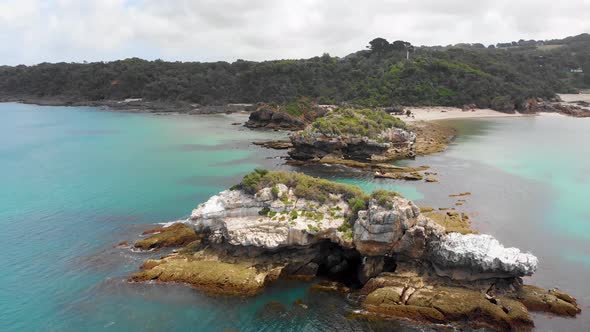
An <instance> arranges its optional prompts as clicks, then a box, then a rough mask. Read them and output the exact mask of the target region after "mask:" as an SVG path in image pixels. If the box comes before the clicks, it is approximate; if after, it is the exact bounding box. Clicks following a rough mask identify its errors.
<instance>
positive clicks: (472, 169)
mask: <svg viewBox="0 0 590 332" xmlns="http://www.w3.org/2000/svg"><path fill="white" fill-rule="evenodd" d="M246 119H247V116H246V115H243V114H232V115H225V114H224V115H200V116H188V115H173V116H160V115H154V114H134V113H119V112H108V111H103V110H100V109H97V108H80V107H42V106H35V105H23V104H14V103H2V104H0V184H1V186H0V227H1V230H2V231H1V232H0V241H1V243H2V244H3V252H2V255H0V264H1V266H2V273H0V330H2V331H79V330H85V331H95V330H96V331H128V330H142V331H150V330H154V331H159V330H172V331H174V330H198V331H277V330H281V331H332V330H334V331H336V330H337V331H365V330H367V331H370V330H373V331H382V330H391V329H395V330H402V331H428V330H430V328H429V327H424V326H413V325H412V324H411V323H408V322H404V321H387V322H374V321H367V320H363V319H357V318H353V317H352V316H351V313H352V312H353V311H354V310H355V309H356V308H357V304H356V302H355V301H354V299H351V298H346V297H343V296H340V295H336V294H334V295H326V294H317V293H314V292H313V291H311V290H310V289H309V284H307V283H302V282H297V281H283V282H279V283H277V284H276V285H273V286H272V287H270V288H269V289H268V290H267V291H265V292H264V293H263V294H261V295H259V296H257V297H254V298H247V299H242V298H231V297H227V298H226V297H209V296H206V295H204V294H202V293H200V292H198V291H197V290H194V289H192V288H189V287H186V286H184V285H161V284H149V283H148V284H130V283H127V282H126V276H128V275H129V274H130V273H132V272H134V271H136V270H137V269H138V266H139V265H140V264H141V263H142V262H143V261H144V260H145V259H147V258H150V257H158V256H159V253H145V252H133V251H132V250H130V249H128V248H121V247H114V245H116V244H117V243H119V242H121V241H130V242H132V241H134V240H136V239H137V238H138V236H139V234H140V233H141V232H142V231H144V230H146V229H148V228H150V227H153V226H154V224H157V223H162V222H169V221H173V220H178V219H181V218H184V217H186V216H188V214H189V213H190V211H191V209H193V208H195V207H196V206H197V205H198V204H199V203H201V202H203V201H205V200H206V199H207V198H208V197H209V196H211V195H214V194H216V193H217V192H219V191H221V190H224V189H225V188H227V187H229V186H231V185H232V184H235V183H237V182H238V181H239V180H240V178H241V177H242V176H243V175H244V174H245V173H247V172H249V171H251V170H252V169H254V168H257V167H258V168H267V169H285V170H296V171H301V172H305V173H308V174H310V175H315V176H322V177H325V178H329V179H333V180H336V181H340V182H344V183H351V184H356V185H359V186H360V187H361V188H363V189H364V190H366V191H371V190H374V189H378V188H382V189H390V190H396V191H399V192H400V193H402V194H403V195H404V196H406V197H408V198H409V199H412V200H415V201H416V203H417V204H418V205H429V206H434V207H456V208H457V209H461V210H462V211H465V212H468V213H470V214H471V216H472V219H473V221H474V227H475V228H476V229H477V230H479V231H481V232H483V233H490V234H492V235H494V236H496V237H497V238H498V239H499V240H500V241H501V242H503V243H504V244H505V245H510V246H517V247H519V248H521V249H523V250H527V251H531V252H533V253H534V254H536V255H537V256H538V257H539V258H540V261H541V264H540V269H539V271H538V272H537V274H536V275H535V276H534V277H532V278H529V279H527V280H526V282H528V283H534V284H537V285H539V286H543V287H559V288H560V289H562V290H564V291H566V292H569V293H571V294H572V295H573V296H575V297H577V298H578V300H579V302H581V304H582V308H583V313H582V315H581V316H578V317H577V318H576V319H566V318H554V317H548V316H545V315H540V314H536V315H535V322H536V324H537V326H538V329H539V330H540V331H547V330H567V331H569V330H588V329H589V327H590V315H588V314H586V310H587V309H589V308H588V305H589V304H590V288H589V287H587V284H586V282H585V281H586V280H587V279H588V277H590V241H589V237H590V235H589V234H590V204H588V203H587V202H586V200H587V199H588V198H590V185H589V180H588V174H589V173H590V148H589V147H588V145H587V144H586V142H589V141H590V131H589V130H588V128H589V125H590V121H589V120H586V119H574V118H566V117H561V116H540V117H531V118H511V119H485V120H462V121H451V124H452V125H453V126H455V127H457V128H458V130H459V136H458V138H457V139H456V140H455V141H454V143H453V144H452V145H451V146H450V147H449V149H448V150H447V151H445V152H443V153H440V154H436V155H431V156H425V157H418V158H417V159H416V160H412V161H405V162H403V163H402V164H406V165H429V166H431V171H433V172H436V173H437V175H436V177H437V178H438V179H439V182H438V183H424V182H417V183H416V182H403V181H394V180H387V179H373V178H372V176H371V175H370V174H367V173H363V172H359V171H354V170H350V169H346V168H343V167H338V166H332V167H330V166H322V165H319V166H314V167H290V166H284V165H283V164H284V159H283V157H284V156H285V154H286V153H285V151H275V150H268V149H264V148H261V147H258V146H255V145H252V144H251V143H252V142H253V141H261V140H268V139H281V138H285V137H286V134H285V133H283V132H273V131H253V130H249V129H246V128H244V127H242V126H240V125H235V124H234V123H243V122H244V121H245V120H246ZM465 191H469V192H472V195H471V196H468V197H466V198H464V199H465V200H466V202H465V204H464V205H462V206H460V207H459V206H455V205H454V204H455V203H456V201H457V199H456V198H451V197H449V195H450V194H456V193H459V192H465ZM296 300H302V301H303V303H305V304H306V306H307V308H304V307H302V306H300V305H298V304H296V303H295V302H296Z"/></svg>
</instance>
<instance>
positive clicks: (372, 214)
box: [354, 197, 420, 256]
mask: <svg viewBox="0 0 590 332" xmlns="http://www.w3.org/2000/svg"><path fill="white" fill-rule="evenodd" d="M419 214H420V209H418V207H417V206H416V205H414V203H412V202H410V201H408V200H407V199H404V198H401V197H395V198H394V199H393V200H392V201H391V209H388V208H385V207H383V206H380V205H379V204H378V203H377V201H375V200H374V199H371V201H370V202H369V209H368V210H367V211H360V212H359V214H358V219H357V220H356V222H355V224H354V243H355V246H356V248H357V250H359V252H361V253H362V254H365V255H372V256H375V255H385V254H390V253H393V251H394V248H393V247H394V246H395V245H396V244H397V243H398V241H400V240H401V238H402V237H403V236H404V234H405V232H406V231H407V230H409V229H410V228H411V227H413V226H414V225H415V224H416V221H417V220H416V218H417V217H418V215H419Z"/></svg>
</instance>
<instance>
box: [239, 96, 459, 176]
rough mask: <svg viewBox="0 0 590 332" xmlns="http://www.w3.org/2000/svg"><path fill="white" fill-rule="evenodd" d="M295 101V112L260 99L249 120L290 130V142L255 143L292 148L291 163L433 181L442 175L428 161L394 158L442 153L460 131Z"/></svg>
mask: <svg viewBox="0 0 590 332" xmlns="http://www.w3.org/2000/svg"><path fill="white" fill-rule="evenodd" d="M296 105H297V106H298V107H299V108H294V109H296V110H298V111H297V112H295V111H294V110H293V109H292V110H291V111H287V110H286V109H285V106H283V107H282V108H281V107H271V106H268V105H266V104H262V105H260V106H259V107H258V108H257V110H256V111H254V112H253V113H251V114H250V118H249V120H248V122H246V124H245V126H246V127H249V128H271V129H285V130H290V131H292V133H291V134H290V135H289V140H288V141H285V140H279V141H269V142H254V144H256V145H260V146H263V147H266V148H273V149H289V152H288V155H289V159H288V160H287V162H286V163H287V164H289V165H295V166H303V165H309V164H328V165H342V166H347V167H352V168H357V169H362V170H366V171H372V172H373V174H374V176H375V177H376V178H387V179H395V180H407V181H425V182H430V183H434V182H438V179H437V178H435V177H433V176H432V174H426V172H425V171H427V170H428V168H429V167H428V166H420V167H401V166H396V165H394V164H393V163H392V162H393V161H396V160H400V159H409V158H414V157H415V156H417V155H426V154H432V153H437V152H441V151H443V150H444V149H445V148H446V147H447V146H448V144H449V143H450V141H451V140H452V138H453V137H454V136H455V135H456V132H455V129H453V128H451V127H449V126H446V125H442V124H439V123H434V122H423V121H422V122H415V123H413V124H412V125H408V124H406V123H404V122H403V121H402V120H401V119H400V118H398V117H396V116H394V115H392V114H390V113H387V112H385V111H383V110H375V109H356V108H352V107H342V108H338V107H335V106H333V107H332V106H329V105H327V106H322V107H320V106H318V105H315V104H313V103H309V102H300V103H299V104H296ZM421 172H423V173H421Z"/></svg>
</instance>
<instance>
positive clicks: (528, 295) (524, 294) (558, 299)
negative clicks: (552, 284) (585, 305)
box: [516, 285, 582, 317]
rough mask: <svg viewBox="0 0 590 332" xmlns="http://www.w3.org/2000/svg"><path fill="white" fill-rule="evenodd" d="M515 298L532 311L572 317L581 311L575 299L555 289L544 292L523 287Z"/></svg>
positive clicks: (526, 286)
mask: <svg viewBox="0 0 590 332" xmlns="http://www.w3.org/2000/svg"><path fill="white" fill-rule="evenodd" d="M516 298H517V299H518V300H519V301H521V302H522V303H523V304H524V305H525V306H526V307H527V308H529V309H530V310H534V311H546V312H551V313H554V314H557V315H560V316H572V317H573V316H576V315H577V314H579V313H580V312H581V311H582V310H581V309H580V307H579V306H578V303H577V302H576V299H574V298H573V297H571V296H570V295H568V294H566V293H564V292H561V291H559V290H557V289H552V290H545V289H542V288H540V287H535V286H530V285H523V286H522V288H520V289H519V291H518V293H517V294H516Z"/></svg>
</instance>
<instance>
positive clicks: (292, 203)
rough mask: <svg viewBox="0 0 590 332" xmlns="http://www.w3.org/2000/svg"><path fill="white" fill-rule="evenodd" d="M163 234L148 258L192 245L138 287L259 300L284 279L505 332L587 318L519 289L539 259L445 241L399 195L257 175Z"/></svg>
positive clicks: (545, 294)
mask: <svg viewBox="0 0 590 332" xmlns="http://www.w3.org/2000/svg"><path fill="white" fill-rule="evenodd" d="M187 226H190V227H191V228H192V229H194V232H196V235H197V236H196V238H197V239H196V240H195V237H194V236H193V235H194V234H195V233H192V232H187V229H186V228H187ZM157 232H159V233H158V234H155V235H153V236H152V237H151V238H148V239H145V243H148V244H149V245H147V246H145V247H146V248H159V247H165V246H168V245H174V243H176V241H170V235H175V236H174V237H175V238H176V234H178V232H180V233H181V234H182V235H183V236H184V235H185V234H186V235H189V234H190V235H191V236H190V237H188V236H187V237H186V239H184V237H183V239H184V240H183V241H185V242H186V241H191V240H193V241H192V242H190V243H189V244H188V245H187V246H186V247H184V248H183V249H181V250H180V251H178V252H175V253H173V254H172V255H169V256H166V257H163V258H162V259H159V260H149V261H147V262H146V263H145V264H144V265H143V270H142V271H141V272H138V273H136V274H134V275H133V276H132V277H131V278H130V280H132V281H147V280H153V281H161V282H184V283H189V284H191V285H193V286H195V287H198V288H200V289H203V290H205V291H207V292H211V293H221V294H241V295H253V294H256V293H258V292H259V291H260V290H261V289H263V287H264V286H265V285H267V284H268V283H269V282H272V281H274V280H276V279H277V278H279V277H298V278H305V279H308V278H313V277H314V276H317V275H322V276H327V277H330V278H336V279H338V280H343V281H347V282H349V283H350V285H349V286H363V285H364V286H363V288H362V290H361V294H362V295H366V298H364V300H363V301H362V306H363V308H364V309H365V311H364V313H365V314H375V315H385V316H387V317H403V318H410V319H414V320H419V321H425V322H431V323H449V322H452V323H457V324H466V325H469V326H484V327H492V328H493V329H497V330H506V331H508V330H522V329H528V328H530V327H531V326H532V325H533V322H532V319H531V317H530V315H529V312H528V310H537V311H547V312H551V313H555V314H558V315H568V316H575V315H576V314H577V313H579V312H580V308H579V307H578V305H577V303H576V301H575V299H573V298H572V297H571V296H569V295H567V294H565V293H563V292H561V291H558V290H549V291H547V290H544V289H540V288H537V287H532V286H526V285H523V283H522V279H521V277H523V276H528V275H531V274H533V273H534V272H535V270H536V267H537V264H538V260H537V258H536V257H535V256H533V255H532V254H529V253H522V252H520V250H518V249H516V248H505V247H504V246H502V245H501V244H500V243H499V242H498V241H497V240H496V239H494V238H493V237H491V236H489V235H478V234H460V233H453V232H448V231H447V230H446V229H445V227H444V226H442V225H441V224H439V223H437V222H436V221H434V220H432V219H430V218H428V217H426V216H425V215H424V214H423V213H421V212H420V209H419V208H418V207H417V206H416V205H415V204H414V203H412V202H411V201H409V200H407V199H405V198H403V197H401V196H399V195H398V194H396V193H393V192H387V191H376V192H374V193H372V194H371V195H367V194H365V193H363V192H362V191H361V190H360V189H358V188H356V187H353V186H348V185H343V184H338V183H334V182H330V181H327V180H322V179H316V178H311V177H308V176H305V175H301V174H296V173H286V172H267V171H262V170H257V171H255V172H253V173H251V174H249V175H247V176H246V177H244V180H243V181H242V183H240V184H239V185H238V186H235V187H233V188H232V189H230V190H226V191H223V192H221V193H219V194H218V195H215V196H213V197H211V198H210V199H209V200H208V201H207V202H205V203H202V204H200V205H199V206H198V207H197V208H196V209H195V210H193V212H192V213H191V216H190V218H188V219H187V220H186V221H184V222H183V225H182V226H173V228H171V229H170V230H168V231H167V230H164V229H157ZM167 234H169V235H167ZM141 247H144V246H141Z"/></svg>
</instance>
